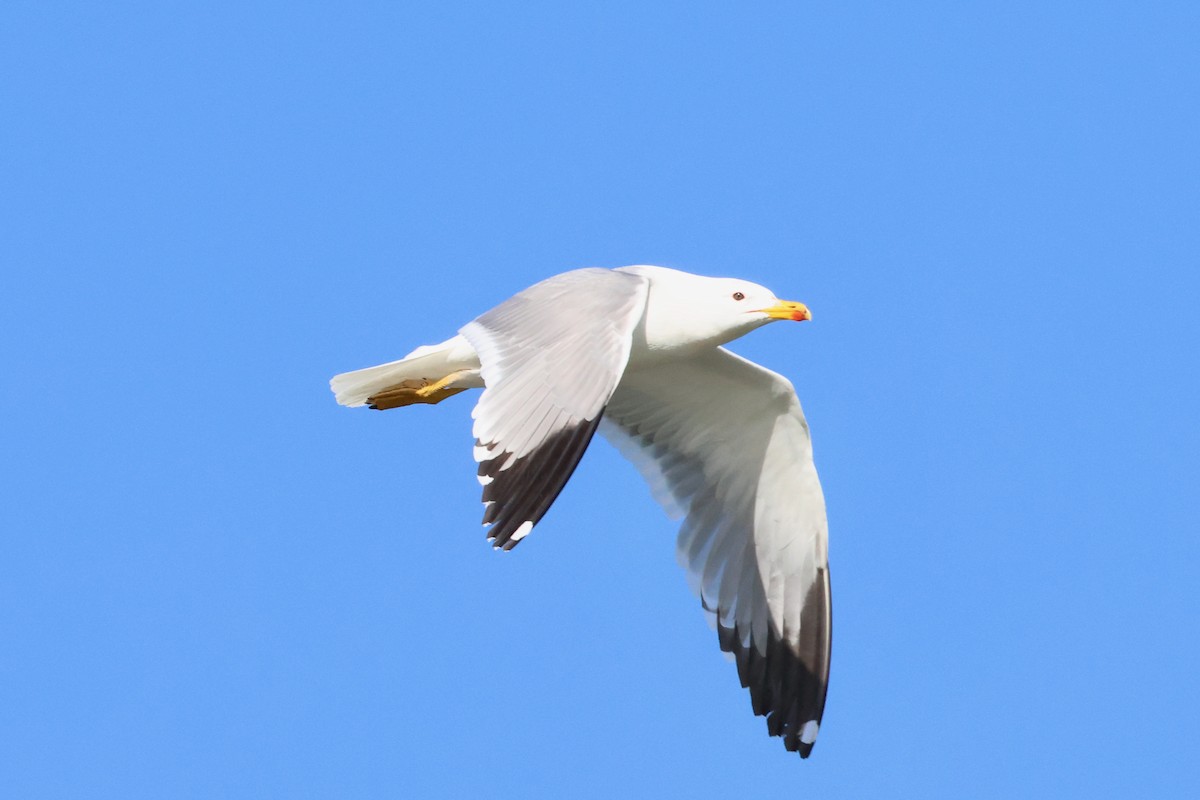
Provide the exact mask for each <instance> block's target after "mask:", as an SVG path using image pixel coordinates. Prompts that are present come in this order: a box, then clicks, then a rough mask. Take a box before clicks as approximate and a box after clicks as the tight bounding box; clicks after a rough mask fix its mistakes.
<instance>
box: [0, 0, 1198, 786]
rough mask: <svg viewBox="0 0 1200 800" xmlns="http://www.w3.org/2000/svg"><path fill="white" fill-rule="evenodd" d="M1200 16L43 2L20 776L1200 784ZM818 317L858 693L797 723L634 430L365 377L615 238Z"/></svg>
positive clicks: (1173, 11) (25, 224)
mask: <svg viewBox="0 0 1200 800" xmlns="http://www.w3.org/2000/svg"><path fill="white" fill-rule="evenodd" d="M1197 42H1200V4H1196V3H1192V2H1180V3H1045V2H1036V3H1034V2H1028V3H1026V2H1019V3H1011V2H1008V3H969V4H967V3H957V2H937V3H934V2H930V3H912V4H896V3H870V4H850V3H824V4H801V3H788V4H733V3H728V4H697V3H644V2H638V3H605V4H589V5H586V6H585V5H582V4H566V3H514V4H499V3H477V4H469V3H430V4H428V5H425V6H418V5H415V4H403V3H328V4H312V3H294V2H288V3H244V2H242V3H197V4H162V3H149V2H147V3H122V2H116V3H75V4H72V3H48V2H19V1H17V0H12V1H10V2H7V3H5V4H4V7H3V10H2V11H0V270H2V271H0V331H2V337H0V349H2V359H3V360H2V364H3V372H4V377H3V387H4V389H3V392H2V393H0V420H2V422H0V448H2V452H3V459H2V461H0V470H2V471H3V485H2V497H0V531H2V534H0V795H2V796H4V797H14V798H15V797H22V798H52V797H62V798H67V797H113V798H139V797H147V798H151V797H153V798H161V797H246V798H262V797H435V798H436V797H487V798H508V797H514V798H516V797H520V798H530V797H564V796H567V797H596V798H611V797H668V796H679V797H683V796H686V797H726V798H728V797H743V796H746V797H749V796H765V797H781V796H792V797H812V798H819V797H830V798H839V797H840V798H863V797H881V796H892V797H953V798H961V797H1029V796H1038V797H1072V796H1077V797H1089V798H1093V797H1102V796H1111V797H1132V796H1155V797H1182V796H1196V792H1197V791H1200V777H1198V776H1200V760H1198V756H1197V753H1196V746H1197V743H1198V741H1200V739H1198V734H1197V722H1196V720H1197V718H1198V715H1200V689H1197V686H1196V673H1197V666H1198V664H1200V580H1198V577H1200V576H1198V572H1200V570H1198V565H1200V543H1198V540H1197V530H1198V527H1200V513H1198V501H1197V484H1198V481H1197V479H1198V477H1200V476H1198V474H1197V473H1198V470H1197V452H1198V450H1200V435H1198V428H1200V426H1198V424H1197V411H1196V409H1197V405H1198V401H1200V390H1198V388H1197V386H1198V382H1197V374H1196V373H1197V367H1198V361H1200V353H1198V351H1200V324H1198V323H1197V296H1198V294H1200V278H1198V274H1197V270H1198V268H1200V224H1198V223H1200V46H1198V44H1197ZM630 263H656V264H663V265H667V266H673V267H678V268H682V269H687V270H690V271H694V272H699V273H705V274H711V275H731V276H738V277H745V278H748V279H751V280H754V281H757V282H760V283H764V284H766V285H768V286H770V287H771V288H773V289H774V290H775V291H776V292H777V293H778V294H779V295H780V296H781V297H786V298H792V299H797V300H801V301H804V302H805V303H807V304H808V305H809V306H810V307H811V308H812V310H813V314H814V321H813V322H811V323H805V324H803V325H782V324H780V325H775V326H771V327H769V328H767V329H765V330H762V331H758V332H756V333H754V334H752V335H751V336H749V337H747V338H746V339H744V340H742V341H741V342H738V343H737V344H736V346H735V349H736V350H737V351H738V352H740V353H742V354H744V355H746V356H748V357H751V358H754V359H755V360H758V361H760V362H762V363H763V364H765V365H767V366H769V367H771V368H773V369H775V370H777V371H779V372H782V373H784V374H786V375H787V376H789V377H790V378H792V379H793V381H794V382H795V383H796V385H797V387H798V389H799V392H800V395H801V399H802V401H803V403H804V405H805V408H806V411H807V413H808V416H809V421H810V423H811V425H812V429H813V433H814V439H815V447H816V456H817V464H818V467H819V469H820V471H821V475H822V478H823V480H824V484H825V489H826V494H827V498H828V502H829V516H830V525H831V558H832V565H833V581H834V619H835V629H834V649H833V660H834V661H833V674H832V683H831V685H830V689H829V702H828V706H827V709H826V715H825V724H824V725H823V726H822V730H821V738H820V740H819V741H818V743H817V747H816V749H815V750H814V752H813V756H812V757H811V758H810V759H808V760H807V761H803V762H802V761H801V760H800V759H799V758H797V757H795V756H794V755H792V754H788V753H786V752H785V751H784V750H783V748H782V746H781V745H780V743H779V742H778V741H777V740H773V739H769V738H768V737H767V735H766V730H765V723H764V722H763V720H762V719H760V718H756V717H754V716H753V715H752V714H751V712H750V707H749V699H748V696H747V695H746V693H745V691H744V690H742V689H741V688H740V687H739V685H738V681H737V677H736V674H735V669H734V667H733V665H732V664H729V663H727V662H726V661H725V660H724V659H723V658H722V656H721V655H720V653H719V652H718V648H717V642H716V635H715V634H714V633H712V632H711V631H710V630H709V629H708V627H707V626H706V625H705V622H704V620H703V616H702V614H701V612H700V609H699V604H698V601H697V600H696V599H695V598H694V597H693V596H692V595H691V593H690V592H689V590H688V588H687V585H686V582H685V580H684V577H683V574H682V571H681V570H680V569H679V567H678V566H677V565H676V563H675V558H674V525H673V524H672V523H671V522H670V521H669V520H668V519H667V518H666V517H665V516H664V515H663V514H662V513H661V512H660V510H659V509H658V508H657V507H656V506H655V505H654V504H653V502H652V500H651V498H650V496H649V493H648V492H647V491H646V489H645V488H644V487H643V486H642V484H641V483H640V481H639V479H638V477H637V475H636V473H635V472H634V470H633V469H632V468H631V467H630V466H629V465H627V464H626V463H624V462H623V461H622V460H621V459H620V457H619V456H617V455H616V453H615V451H613V450H612V449H611V448H610V447H609V446H608V445H607V444H606V443H603V442H601V441H600V440H599V439H597V441H596V444H595V445H594V446H593V448H592V450H591V451H590V452H589V453H588V455H587V457H586V458H585V459H584V462H583V464H582V466H581V468H580V469H579V471H578V472H577V473H576V476H575V477H574V479H573V480H572V482H571V484H570V485H569V486H568V488H567V490H566V492H565V493H564V494H563V496H562V497H561V499H560V500H559V501H558V503H557V504H556V505H555V507H554V508H553V510H552V511H551V513H550V514H549V515H548V516H547V518H546V519H545V520H544V521H543V523H542V525H541V526H540V527H539V529H538V531H537V532H536V535H535V536H532V537H530V538H529V539H528V540H527V541H526V542H525V543H524V544H522V546H521V547H520V548H518V549H517V550H516V551H515V552H513V553H509V554H497V553H494V552H492V551H491V550H490V549H489V548H488V546H487V545H486V543H485V540H484V535H483V533H482V531H481V529H480V527H479V518H480V515H481V512H482V509H481V506H480V505H479V487H478V485H477V484H476V482H475V479H474V464H473V462H472V460H471V437H470V423H469V411H470V406H471V402H472V401H471V400H470V399H468V396H462V397H456V398H453V399H451V400H449V401H447V402H445V403H444V404H442V405H440V406H436V407H421V408H416V409H409V410H406V411H396V412H390V413H387V414H380V413H374V412H369V411H365V410H347V409H344V408H341V407H339V406H337V405H335V404H334V402H333V398H332V396H331V395H330V393H329V391H328V388H327V381H328V379H329V377H330V376H331V375H333V374H334V373H336V372H341V371H344V370H348V369H354V368H358V367H363V366H367V365H370V364H374V363H378V362H381V361H386V360H391V359H394V358H398V357H400V356H401V355H403V354H404V353H406V352H408V351H409V350H410V349H411V348H413V347H415V346H416V345H420V344H425V343H430V342H435V341H440V340H441V339H443V338H445V337H447V336H449V335H451V334H453V332H454V331H455V330H456V329H457V328H458V327H459V326H460V325H462V324H463V323H465V322H467V321H468V320H470V319H471V318H472V317H474V316H475V315H477V314H479V313H481V312H482V311H484V310H486V309H487V308H489V307H490V306H492V305H493V304H495V303H496V302H498V301H500V300H501V299H503V298H505V297H507V296H508V295H510V294H512V293H513V292H515V291H517V290H519V289H521V288H524V287H525V286H527V285H529V284H531V283H533V282H535V281H537V280H539V279H541V278H543V277H546V276H548V275H551V274H554V273H556V272H560V271H563V270H565V269H569V268H574V267H579V266H589V265H600V266H619V265H624V264H630Z"/></svg>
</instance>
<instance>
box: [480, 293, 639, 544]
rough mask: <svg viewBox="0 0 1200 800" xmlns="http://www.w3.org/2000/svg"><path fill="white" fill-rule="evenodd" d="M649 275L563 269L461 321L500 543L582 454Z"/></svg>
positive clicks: (483, 473)
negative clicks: (478, 390) (475, 371)
mask: <svg viewBox="0 0 1200 800" xmlns="http://www.w3.org/2000/svg"><path fill="white" fill-rule="evenodd" d="M647 285H648V282H647V281H646V279H644V278H641V277H639V276H636V275H631V274H628V273H622V272H615V271H613V270H607V269H581V270H574V271H572V272H565V273H563V274H561V275H556V276H554V277H553V278H549V279H547V280H544V281H542V282H541V283H538V284H535V285H534V286H532V287H530V288H529V289H526V290H525V291H523V292H521V293H519V294H516V295H514V296H513V297H511V298H509V299H508V300H506V301H504V302H503V303H501V304H500V305H498V306H496V307H495V308H493V309H492V310H491V311H488V312H487V313H485V314H483V315H481V316H479V317H478V318H476V319H475V320H473V321H472V322H470V323H468V324H467V325H465V326H464V327H463V328H462V329H461V331H460V332H461V333H462V335H463V336H464V337H466V339H467V340H468V341H469V342H470V343H471V346H472V347H474V348H475V350H476V352H477V353H478V354H479V362H480V375H481V376H482V378H483V382H484V384H485V385H486V388H485V389H484V391H483V394H482V396H481V397H480V398H479V402H478V403H477V404H476V406H475V410H474V411H473V412H472V413H471V416H472V417H474V419H475V425H474V428H473V431H474V434H475V460H476V461H478V462H479V482H480V483H481V484H483V502H484V504H485V505H486V507H487V508H486V511H485V512H484V517H483V522H484V524H485V525H490V527H489V529H488V538H489V539H491V540H492V543H493V544H494V545H495V546H496V547H503V548H504V549H511V548H512V547H513V546H515V545H516V543H517V542H518V541H520V540H521V539H522V538H523V537H524V536H525V535H527V534H528V533H529V531H530V530H532V528H533V526H534V525H536V524H537V522H538V520H540V519H541V518H542V515H544V514H545V513H546V511H547V509H549V507H550V504H551V503H553V502H554V500H555V498H556V497H558V494H559V492H561V491H562V488H563V486H565V485H566V482H567V480H568V479H569V478H570V477H571V473H572V472H574V470H575V467H576V465H578V463H579V459H580V458H582V457H583V453H584V451H585V450H586V449H587V446H588V443H589V442H590V441H591V439H592V435H593V434H594V433H595V431H596V426H597V425H598V424H599V422H600V417H601V415H602V413H603V411H604V407H605V404H606V403H607V402H608V400H609V398H610V397H611V396H612V393H613V390H614V389H615V388H616V386H617V383H618V381H620V379H621V375H622V373H623V372H624V371H625V365H626V363H627V362H628V361H629V351H630V347H631V344H632V337H633V331H634V329H635V328H636V327H637V324H638V322H639V321H640V320H641V318H642V315H643V313H644V312H645V308H646V293H647Z"/></svg>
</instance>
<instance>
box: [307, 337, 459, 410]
mask: <svg viewBox="0 0 1200 800" xmlns="http://www.w3.org/2000/svg"><path fill="white" fill-rule="evenodd" d="M464 343H465V340H463V338H462V337H461V336H455V337H454V338H453V339H449V340H447V341H445V342H442V343H441V344H434V345H427V346H425V347H418V348H417V349H416V350H413V351H412V352H411V353H409V354H408V355H407V356H405V357H404V358H402V359H400V360H399V361H392V362H390V363H387V364H380V365H379V366H375V367H367V368H366V369H356V370H354V371H353V372H343V373H342V374H341V375H334V376H333V379H332V380H330V381H329V388H330V389H332V390H333V393H334V395H335V396H336V397H337V401H338V402H339V403H341V404H342V405H344V406H352V407H353V406H365V405H366V404H367V398H369V397H372V396H373V395H376V394H378V393H379V392H382V391H383V390H384V389H387V388H389V387H392V386H395V385H396V384H398V383H400V382H401V381H406V380H421V379H425V380H437V379H439V378H441V377H443V376H445V375H449V374H450V373H451V372H455V371H456V370H460V369H463V368H464V367H470V366H471V363H470V361H467V362H466V363H463V358H462V357H463V355H465V354H464V353H463V352H462V348H461V345H462V344H464ZM467 347H468V353H471V354H473V351H471V350H470V349H469V348H470V346H469V345H468V346H467ZM475 365H476V366H477V365H478V359H476V362H475Z"/></svg>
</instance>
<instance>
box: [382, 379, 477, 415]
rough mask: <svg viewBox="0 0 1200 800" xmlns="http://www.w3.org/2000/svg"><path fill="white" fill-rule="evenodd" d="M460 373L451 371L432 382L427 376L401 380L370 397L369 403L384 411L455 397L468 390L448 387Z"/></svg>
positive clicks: (431, 403) (430, 403)
mask: <svg viewBox="0 0 1200 800" xmlns="http://www.w3.org/2000/svg"><path fill="white" fill-rule="evenodd" d="M459 374H460V373H458V372H451V373H450V374H449V375H447V376H446V377H444V378H440V379H438V380H436V381H433V382H430V381H429V379H427V378H417V379H413V380H407V381H401V382H400V383H398V384H396V385H395V386H389V387H388V388H386V389H384V390H383V391H381V392H377V393H375V394H373V395H371V396H370V397H368V398H367V405H369V406H370V407H371V408H375V409H378V410H380V411H384V410H387V409H389V408H400V407H401V406H411V405H415V404H417V403H427V404H429V405H433V404H434V403H440V402H442V401H443V400H445V399H446V398H447V397H453V396H454V395H456V394H458V393H459V392H465V391H466V389H451V388H447V387H448V386H449V385H450V384H452V383H453V382H454V381H455V379H456V378H458V376H459Z"/></svg>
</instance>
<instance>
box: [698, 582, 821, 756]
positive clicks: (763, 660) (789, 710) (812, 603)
mask: <svg viewBox="0 0 1200 800" xmlns="http://www.w3.org/2000/svg"><path fill="white" fill-rule="evenodd" d="M829 620H830V607H829V591H828V571H827V570H824V569H823V570H820V571H819V572H818V573H817V580H815V581H814V582H813V585H812V586H811V587H810V588H809V590H808V593H807V595H806V596H805V598H804V607H803V610H802V611H801V615H800V641H799V642H797V644H796V645H795V646H794V647H793V646H789V645H788V644H787V643H786V642H784V641H782V640H781V639H780V638H779V636H778V635H777V634H776V632H775V630H774V626H771V627H770V630H769V633H768V637H767V647H766V654H765V655H764V654H762V653H760V652H759V651H758V648H757V647H756V646H755V645H754V643H753V642H751V643H750V646H749V647H743V646H742V637H741V636H740V635H739V633H738V631H737V629H736V627H725V626H724V625H720V624H718V626H717V636H718V640H719V641H720V644H721V649H722V650H724V651H725V652H727V653H732V654H733V656H734V660H735V661H736V662H737V668H738V677H739V678H740V679H741V682H742V686H744V687H746V688H747V689H749V690H750V705H751V707H752V708H753V709H754V713H755V714H757V715H759V716H765V717H766V718H767V733H768V734H770V735H771V736H779V737H781V738H782V739H783V745H784V747H786V748H787V749H788V750H790V751H793V752H798V753H799V754H800V757H801V758H808V756H809V754H810V753H811V752H812V749H813V745H814V744H815V743H816V731H817V728H819V726H820V723H821V717H822V715H823V714H824V712H825V694H826V690H827V689H828V686H829V655H830V653H829V641H830V639H829ZM809 723H812V730H811V731H806V727H807V726H808V725H809ZM806 733H807V735H806Z"/></svg>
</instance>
